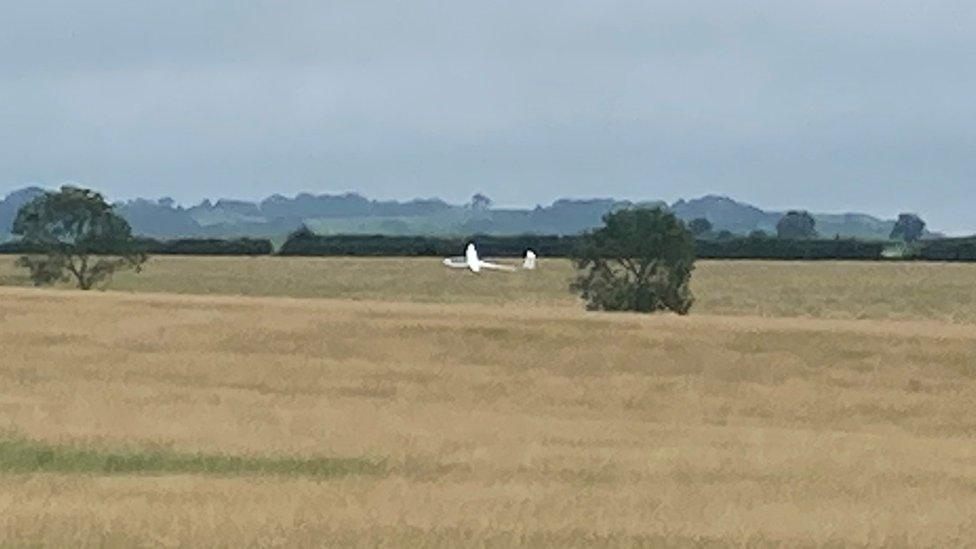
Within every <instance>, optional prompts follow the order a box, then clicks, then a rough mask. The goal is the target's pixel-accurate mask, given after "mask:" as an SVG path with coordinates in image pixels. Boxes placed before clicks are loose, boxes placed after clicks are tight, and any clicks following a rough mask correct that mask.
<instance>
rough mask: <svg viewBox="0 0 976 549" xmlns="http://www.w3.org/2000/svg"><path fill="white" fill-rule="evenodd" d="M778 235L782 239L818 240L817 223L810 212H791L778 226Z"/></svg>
mask: <svg viewBox="0 0 976 549" xmlns="http://www.w3.org/2000/svg"><path fill="white" fill-rule="evenodd" d="M776 233H777V235H779V237H780V238H793V239H802V238H816V236H817V222H816V221H815V220H814V219H813V216H812V215H810V213H809V212H806V211H796V210H791V211H789V212H787V213H786V215H784V216H783V217H782V219H780V220H779V223H777V224H776Z"/></svg>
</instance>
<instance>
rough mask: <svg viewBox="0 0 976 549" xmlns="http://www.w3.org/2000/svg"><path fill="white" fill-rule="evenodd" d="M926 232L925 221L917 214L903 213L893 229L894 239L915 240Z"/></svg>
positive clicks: (892, 237) (892, 236)
mask: <svg viewBox="0 0 976 549" xmlns="http://www.w3.org/2000/svg"><path fill="white" fill-rule="evenodd" d="M923 234H925V222H924V221H922V218H920V217H919V216H917V215H915V214H908V213H903V214H901V215H899V216H898V221H896V222H895V227H894V228H893V229H892V230H891V239H892V240H904V241H905V242H915V241H917V240H918V239H919V238H922V235H923Z"/></svg>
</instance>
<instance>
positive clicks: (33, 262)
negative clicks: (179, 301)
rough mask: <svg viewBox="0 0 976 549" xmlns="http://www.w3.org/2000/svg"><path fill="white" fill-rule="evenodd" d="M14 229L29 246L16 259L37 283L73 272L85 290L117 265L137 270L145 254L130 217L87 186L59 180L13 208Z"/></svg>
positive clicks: (50, 281)
mask: <svg viewBox="0 0 976 549" xmlns="http://www.w3.org/2000/svg"><path fill="white" fill-rule="evenodd" d="M13 234H15V235H18V236H20V237H21V239H22V242H23V244H24V246H25V248H26V249H27V250H29V252H28V253H29V255H25V256H23V257H21V258H20V259H18V261H17V263H18V265H20V266H22V267H26V268H27V269H28V270H29V271H30V276H31V280H33V282H34V284H35V285H37V286H41V285H45V284H53V283H54V282H57V281H59V280H61V281H67V280H70V279H71V278H72V277H74V279H75V282H76V283H77V285H78V287H79V288H81V289H82V290H89V289H91V288H92V287H93V286H95V285H96V284H98V283H101V282H103V281H107V280H109V279H110V278H111V277H112V275H113V274H114V273H115V272H116V271H118V270H119V269H123V268H131V269H134V270H136V272H138V271H140V270H141V267H142V264H143V263H144V262H145V261H146V259H147V257H146V254H145V253H143V252H141V251H140V250H139V248H138V246H137V244H136V241H135V239H134V238H132V229H131V227H129V223H128V222H126V220H125V219H123V218H122V217H120V216H119V215H118V214H116V213H115V212H114V211H113V210H112V207H111V206H110V205H109V204H107V203H106V202H105V199H104V198H103V197H102V195H100V194H99V193H97V192H94V191H91V190H88V189H80V188H77V187H70V186H64V187H61V190H60V191H58V192H45V193H44V194H42V195H41V196H38V197H37V198H35V199H34V200H32V201H31V202H29V203H27V204H25V205H24V206H23V207H21V208H20V210H19V211H18V212H17V217H16V219H14V224H13Z"/></svg>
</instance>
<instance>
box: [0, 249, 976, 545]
mask: <svg viewBox="0 0 976 549" xmlns="http://www.w3.org/2000/svg"><path fill="white" fill-rule="evenodd" d="M189 263H192V264H193V265H200V266H203V265H209V266H210V267H211V268H212V267H213V265H214V263H213V262H209V263H208V262H189ZM167 264H168V265H170V266H172V265H173V263H167ZM265 264H272V263H271V262H270V261H267V260H258V261H256V262H255V265H258V266H262V267H260V268H263V266H264V265H265ZM338 264H341V265H348V264H347V263H343V262H338ZM315 265H317V266H321V267H322V270H323V271H330V269H329V268H327V267H331V270H333V271H334V270H335V267H334V265H335V263H330V262H323V263H321V264H319V263H316V264H315ZM421 265H422V264H420V263H410V267H411V268H412V269H418V270H419V269H425V268H426V267H422V266H421ZM720 267H721V265H709V266H708V269H706V271H707V270H710V269H716V270H717V269H719V268H720ZM256 268H259V267H256ZM735 268H736V269H739V270H740V272H741V270H743V269H747V268H752V267H746V266H741V265H737V266H735ZM814 268H818V269H819V268H821V267H814ZM823 268H826V269H830V268H831V267H823ZM150 272H152V270H150ZM199 272H200V273H206V272H207V269H204V268H201V269H200V270H199ZM433 272H436V269H433ZM948 272H952V271H951V270H950V271H948ZM154 276H155V275H154ZM459 276H460V277H463V276H464V275H462V274H460V273H459ZM547 276H548V275H547ZM706 276H712V275H706ZM704 278H705V277H703V279H704ZM459 279H463V280H469V281H474V280H476V279H474V278H472V277H469V278H466V279H464V278H459ZM210 280H213V277H211V278H210ZM478 280H480V279H478ZM499 280H502V278H499ZM471 283H472V284H475V282H471ZM481 283H482V282H477V284H481ZM734 283H736V282H735V279H732V280H729V284H734ZM361 284H365V283H363V282H361ZM401 284H412V285H414V286H416V287H418V288H419V287H420V286H418V285H416V284H415V283H413V282H409V283H401ZM458 284H460V282H459V283H458ZM511 284H514V283H511ZM360 291H361V290H360ZM776 292H777V294H778V293H779V291H778V290H777V291H776ZM847 293H848V295H852V294H853V292H851V291H848V292H847ZM754 294H755V295H759V294H761V292H760V291H759V290H755V292H754ZM390 295H396V293H395V292H393V293H391V294H390ZM427 295H430V294H427ZM434 295H440V296H442V297H443V296H445V295H446V294H436V293H435V294H434ZM553 295H554V294H553ZM902 299H904V297H902ZM833 306H834V307H838V308H839V307H840V305H839V304H838V305H833ZM0 349H2V350H3V353H2V357H0V433H2V434H0V546H5V545H16V546H24V545H27V546H33V545H47V546H56V547H77V546H110V547H131V546H145V545H166V546H207V547H211V546H227V547H241V546H267V545H276V544H277V545H289V546H321V545H338V546H376V545H380V544H386V545H387V546H397V547H400V546H411V547H412V546H439V547H458V546H471V545H475V546H499V547H508V546H513V545H548V546H560V547H563V546H574V545H604V546H607V545H609V546H634V545H647V546H661V545H683V546H687V545H691V544H695V545H703V544H704V545H708V544H714V545H719V544H738V545H745V544H748V545H751V546H762V545H767V544H769V545H772V544H787V545H797V544H817V545H825V544H831V543H833V544H836V545H851V544H869V545H882V544H888V545H915V546H918V545H929V546H960V545H965V544H968V543H969V542H971V540H973V539H976V522H974V521H973V516H974V514H976V490H974V487H976V458H974V454H973V451H972V446H973V443H972V441H973V436H974V435H976V414H974V413H973V402H976V363H974V362H973V357H974V356H976V329H974V327H972V326H968V325H958V324H957V325H952V324H945V323H937V322H931V321H927V322H907V323H904V322H902V323H899V322H890V321H878V320H825V319H786V318H778V319H777V318H765V319H764V318H755V317H729V316H711V315H703V314H699V315H692V316H689V317H675V316H668V315H659V316H653V317H647V316H637V315H605V314H586V313H583V312H582V311H580V310H578V309H577V308H568V307H563V306H557V307H548V306H541V305H540V306H520V305H512V304H507V305H485V304H420V303H408V302H399V303H381V302H375V301H372V302H353V301H349V300H344V301H343V300H309V301H305V302H301V301H296V300H292V299H281V298H242V297H214V296H176V295H158V294H157V295H143V294H124V293H115V292H112V293H81V292H73V291H58V290H53V291H52V290H33V289H30V290H29V289H21V288H0Z"/></svg>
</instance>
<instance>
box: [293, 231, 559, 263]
mask: <svg viewBox="0 0 976 549" xmlns="http://www.w3.org/2000/svg"><path fill="white" fill-rule="evenodd" d="M468 241H473V242H475V243H476V244H477V246H478V248H480V249H481V250H483V251H484V252H485V253H490V254H492V255H501V256H520V255H522V254H523V253H524V252H525V250H526V249H528V248H531V249H532V250H535V252H536V253H538V254H539V255H541V256H544V257H566V256H568V255H570V254H571V253H572V251H573V250H574V249H575V247H576V246H577V245H578V243H579V237H576V236H535V235H524V236H489V235H477V236H474V237H472V238H469V239H463V238H442V237H428V236H386V235H334V236H325V235H317V234H315V233H312V232H311V231H308V230H299V231H296V232H294V233H292V235H291V236H289V237H288V240H286V241H285V243H284V245H282V247H281V249H280V250H279V251H278V254H279V255H333V256H334V255H347V256H454V255H463V253H464V247H465V245H466V244H467V242H468Z"/></svg>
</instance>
